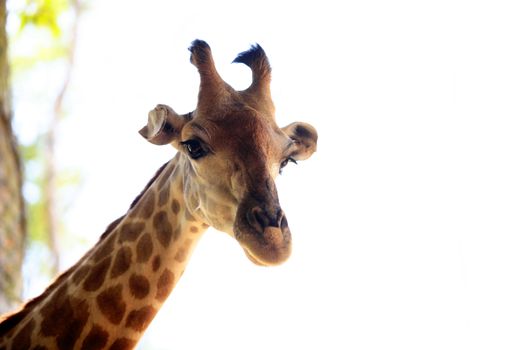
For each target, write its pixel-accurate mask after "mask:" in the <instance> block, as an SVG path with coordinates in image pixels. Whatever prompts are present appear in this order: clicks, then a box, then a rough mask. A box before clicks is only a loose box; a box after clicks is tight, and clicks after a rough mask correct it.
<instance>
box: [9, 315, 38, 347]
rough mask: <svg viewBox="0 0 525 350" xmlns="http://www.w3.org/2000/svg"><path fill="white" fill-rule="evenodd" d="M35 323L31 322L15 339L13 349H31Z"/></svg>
mask: <svg viewBox="0 0 525 350" xmlns="http://www.w3.org/2000/svg"><path fill="white" fill-rule="evenodd" d="M34 328H35V321H34V320H30V321H29V322H28V323H27V324H26V325H25V326H24V327H23V328H22V329H21V330H20V331H19V332H18V333H17V334H16V335H15V337H14V338H13V349H29V346H31V333H32V332H33V329H34Z"/></svg>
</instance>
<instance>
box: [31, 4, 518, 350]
mask: <svg viewBox="0 0 525 350" xmlns="http://www.w3.org/2000/svg"><path fill="white" fill-rule="evenodd" d="M524 16H525V8H524V7H523V5H522V3H521V2H520V1H463V0H457V1H439V2H428V1H349V2H342V1H341V2H338V1H330V0H329V1H322V2H311V1H300V2H299V1H297V2H292V1H289V2H285V1H264V2H256V3H255V2H249V1H209V2H206V1H184V2H183V1H160V0H150V1H148V2H147V6H146V5H145V2H144V1H130V0H126V1H124V0H113V1H102V0H98V1H93V2H91V5H90V8H89V10H88V11H87V12H86V14H85V16H84V18H83V21H82V23H81V29H80V30H81V31H80V36H79V47H78V60H77V66H76V70H75V75H74V80H73V90H72V91H71V94H70V95H69V96H68V99H67V105H68V110H69V112H70V117H69V118H68V119H67V121H66V125H64V127H63V130H62V131H63V133H62V134H61V137H62V139H61V143H60V147H61V148H60V153H59V155H58V157H59V159H60V162H61V164H65V165H67V166H71V167H77V168H79V169H81V170H82V171H83V173H84V177H85V182H84V185H83V187H82V189H81V191H80V193H79V195H78V197H77V198H76V201H75V203H74V204H73V205H72V207H71V208H70V211H69V214H68V217H67V218H68V220H69V221H68V222H69V226H70V227H72V228H73V229H74V230H75V233H76V234H77V235H78V236H80V237H84V239H87V240H88V241H89V242H90V243H94V242H96V240H97V239H98V237H99V235H100V233H101V232H102V231H103V230H104V228H105V227H106V226H107V224H109V223H110V222H111V221H112V220H113V219H115V218H116V217H118V216H120V215H121V214H122V213H123V212H124V211H125V210H126V209H127V207H128V206H129V204H130V202H131V201H132V199H133V198H134V197H135V196H136V195H137V194H138V193H139V192H140V190H141V189H142V188H143V186H144V185H145V184H146V183H147V181H148V179H149V178H150V176H152V175H153V173H154V172H155V170H156V169H157V168H158V167H159V166H160V165H161V164H163V163H164V162H165V161H166V160H167V159H169V158H170V157H171V156H173V154H174V150H173V149H170V148H169V147H158V146H153V145H151V144H149V143H147V142H146V141H144V140H143V139H142V138H141V137H140V136H139V135H138V133H137V130H138V129H140V128H141V127H142V126H143V124H144V123H145V122H146V120H147V112H148V111H149V110H150V109H151V108H153V107H154V106H155V105H156V104H157V103H166V104H169V105H171V106H172V107H173V108H174V109H175V110H176V111H179V112H182V113H184V112H187V111H189V110H192V109H193V108H194V106H195V102H196V97H197V88H198V75H197V74H196V71H195V69H194V67H193V66H191V65H190V63H189V52H188V51H187V47H188V45H189V44H190V42H191V41H192V40H193V39H195V38H201V39H204V40H206V41H207V42H208V43H209V44H210V45H211V47H212V50H213V52H214V55H215V60H216V63H217V66H218V69H219V71H220V72H221V74H222V75H223V77H224V79H225V80H226V81H228V82H230V84H232V85H233V86H234V87H236V88H238V89H241V88H243V87H246V86H247V85H248V84H249V79H250V73H249V71H248V70H247V68H245V67H243V66H241V65H232V64H230V62H231V61H232V60H233V58H234V57H235V56H236V54H237V53H239V52H241V51H244V50H245V49H247V48H248V47H249V45H251V44H253V43H255V42H258V43H259V44H261V46H263V47H264V49H265V50H266V52H267V54H268V56H269V58H270V61H271V63H272V66H273V77H274V78H273V85H272V90H273V96H274V100H275V103H276V107H277V115H278V120H279V122H280V124H281V125H286V124H288V123H290V122H292V121H295V120H302V121H306V122H309V123H311V124H314V125H315V126H316V127H317V130H318V132H319V135H320V139H319V150H318V153H317V154H316V155H315V156H314V157H312V158H311V159H310V160H308V161H306V162H303V163H300V164H299V165H298V166H289V167H287V168H286V169H285V171H284V174H283V176H282V177H281V178H280V179H279V181H278V187H279V194H280V198H281V204H282V206H283V208H284V210H285V211H286V213H287V216H288V221H289V223H290V227H291V229H292V233H293V235H294V236H293V237H294V253H293V256H292V258H291V259H290V261H289V262H287V263H286V264H285V265H283V266H281V267H277V268H260V267H256V266H253V265H252V264H251V263H250V262H249V261H248V260H247V259H246V258H245V256H244V254H243V252H242V250H241V249H240V248H239V247H238V244H236V242H235V241H234V240H232V239H231V238H229V237H227V236H226V235H224V234H221V233H218V232H216V231H213V230H210V231H209V232H208V233H207V234H206V235H205V237H204V239H203V240H202V241H201V243H200V245H199V247H198V248H197V250H196V252H195V254H194V256H193V258H192V261H191V262H190V264H189V266H188V269H187V270H186V273H185V275H184V277H183V278H182V280H181V281H180V283H179V285H178V286H177V287H176V289H175V291H174V292H173V293H172V295H171V297H170V298H169V300H168V302H167V303H166V305H165V307H164V308H163V309H162V310H161V311H160V312H159V314H158V316H157V318H156V319H155V320H154V321H153V323H152V325H151V327H150V329H149V330H148V332H147V334H146V337H145V338H144V341H143V342H142V343H141V346H140V347H139V348H142V349H145V348H146V347H149V348H151V349H172V348H177V349H185V350H190V349H210V348H214V349H246V348H250V349H252V350H258V349H268V348H271V349H276V350H280V349H302V348H307V347H308V348H318V349H403V350H407V349H414V350H415V349H417V350H419V349H426V350H427V349H462V350H463V349H523V348H524V347H525V338H524V337H523V329H524V328H525V298H524V297H523V296H524V295H525V254H524V253H523V252H524V251H525V220H524V218H525V137H524V135H525V127H524V118H525V103H524V101H525V100H524V96H525V64H524V62H525V45H524V43H525V21H523V18H524ZM44 81H45V80H44ZM40 83H42V82H40ZM50 83H51V82H50ZM36 117H37V116H36ZM34 124H35V125H38V121H35V122H34ZM26 127H29V126H26ZM86 248H87V246H86ZM80 254H81V252H74V253H72V254H69V255H68V260H69V261H70V263H73V262H74V261H75V260H76V259H78V258H79V257H80Z"/></svg>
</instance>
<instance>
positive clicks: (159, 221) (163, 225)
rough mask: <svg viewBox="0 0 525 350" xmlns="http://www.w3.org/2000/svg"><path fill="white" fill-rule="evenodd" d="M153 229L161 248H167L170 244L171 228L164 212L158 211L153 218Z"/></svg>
mask: <svg viewBox="0 0 525 350" xmlns="http://www.w3.org/2000/svg"><path fill="white" fill-rule="evenodd" d="M153 227H154V228H155V234H156V236H157V239H158V240H159V242H160V244H162V246H164V247H167V246H168V245H169V244H170V241H171V236H172V233H173V232H172V231H173V228H172V227H171V224H170V222H169V220H168V215H167V214H166V212H165V211H160V212H158V213H157V214H155V216H154V217H153Z"/></svg>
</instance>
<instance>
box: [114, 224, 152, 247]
mask: <svg viewBox="0 0 525 350" xmlns="http://www.w3.org/2000/svg"><path fill="white" fill-rule="evenodd" d="M145 226H146V225H145V224H144V223H143V222H133V223H127V224H124V225H123V226H122V228H121V229H120V241H121V242H125V241H131V242H134V241H135V240H136V239H137V238H138V236H139V235H140V234H141V233H142V231H144V228H145Z"/></svg>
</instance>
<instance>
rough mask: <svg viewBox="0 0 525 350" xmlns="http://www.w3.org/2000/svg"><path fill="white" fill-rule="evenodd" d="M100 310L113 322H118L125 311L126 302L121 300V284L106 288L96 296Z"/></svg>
mask: <svg viewBox="0 0 525 350" xmlns="http://www.w3.org/2000/svg"><path fill="white" fill-rule="evenodd" d="M97 305H98V308H99V309H100V312H101V313H102V314H103V315H104V316H105V317H106V318H107V319H108V320H109V321H110V322H111V323H113V324H116V325H118V324H120V322H121V321H122V318H123V317H124V314H125V313H126V304H125V303H124V301H123V300H122V285H120V284H119V285H117V286H114V287H110V288H107V289H106V290H104V291H103V292H101V293H100V294H99V295H98V296H97Z"/></svg>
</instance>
